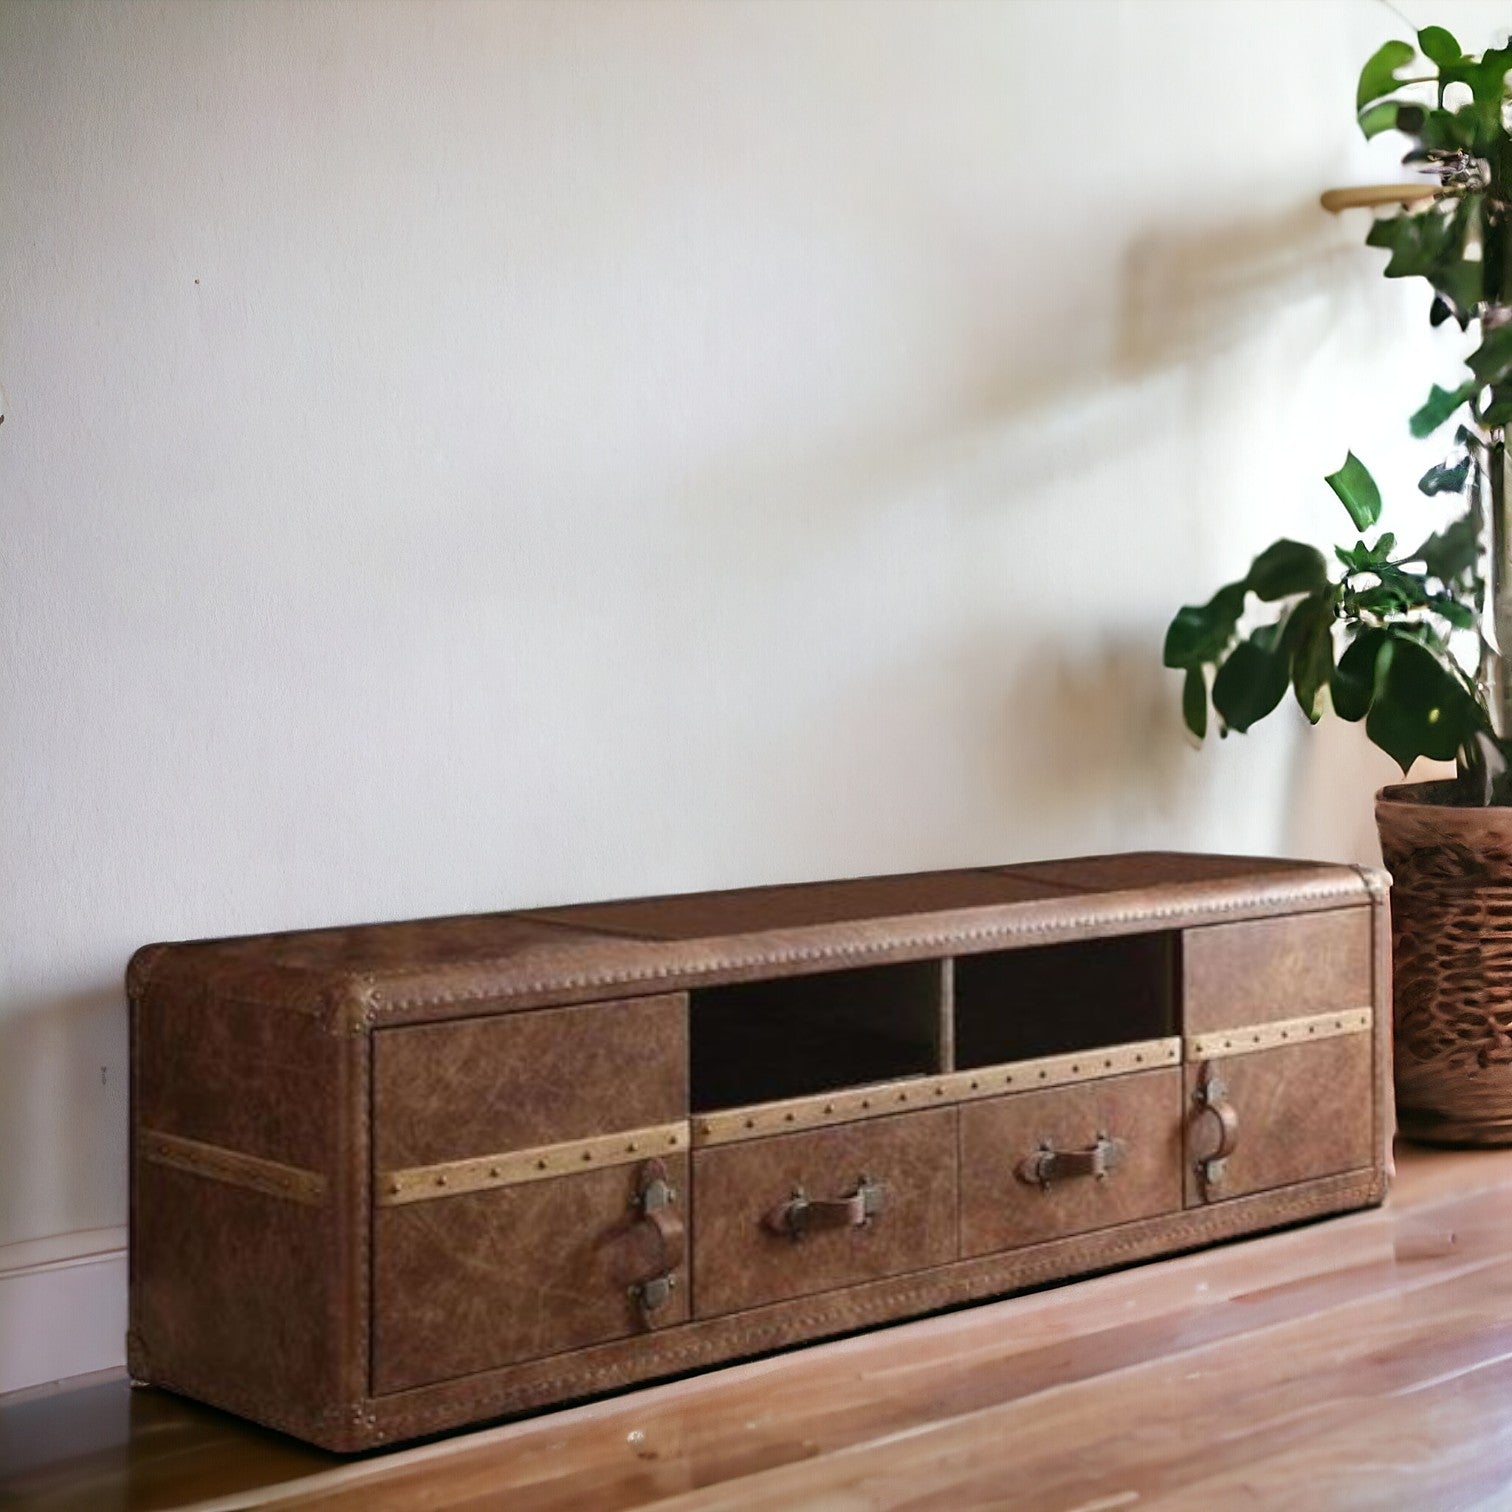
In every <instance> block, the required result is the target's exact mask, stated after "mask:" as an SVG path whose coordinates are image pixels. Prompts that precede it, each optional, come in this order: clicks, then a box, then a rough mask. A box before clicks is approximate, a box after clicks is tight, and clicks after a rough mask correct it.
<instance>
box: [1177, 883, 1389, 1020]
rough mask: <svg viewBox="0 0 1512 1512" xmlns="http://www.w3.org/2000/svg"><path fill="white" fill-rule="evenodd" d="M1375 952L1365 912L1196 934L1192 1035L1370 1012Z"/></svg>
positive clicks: (1192, 937)
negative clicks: (1333, 1012) (1339, 1011)
mask: <svg viewBox="0 0 1512 1512" xmlns="http://www.w3.org/2000/svg"><path fill="white" fill-rule="evenodd" d="M1370 952H1371V937H1370V915H1369V914H1366V913H1362V912H1361V911H1360V910H1359V909H1357V908H1341V909H1335V910H1333V911H1331V912H1328V913H1319V914H1310V915H1308V916H1307V917H1306V918H1285V919H1260V920H1255V921H1252V922H1249V923H1244V924H1217V925H1214V926H1212V927H1211V928H1208V929H1194V930H1189V931H1188V932H1187V936H1186V947H1185V962H1184V970H1183V976H1184V978H1185V983H1186V1028H1187V1032H1188V1033H1201V1032H1202V1031H1204V1030H1208V1029H1228V1028H1231V1027H1233V1026H1234V1025H1236V1024H1261V1023H1266V1022H1269V1021H1272V1020H1275V1019H1287V1018H1302V1017H1304V1016H1305V1015H1308V1014H1314V1013H1327V1012H1328V1011H1329V1010H1330V1009H1336V1008H1361V1007H1364V1006H1365V1005H1366V1004H1367V1003H1369V1002H1370V994H1371V986H1372V983H1371V955H1370Z"/></svg>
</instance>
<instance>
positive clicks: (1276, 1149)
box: [1186, 1034, 1376, 1206]
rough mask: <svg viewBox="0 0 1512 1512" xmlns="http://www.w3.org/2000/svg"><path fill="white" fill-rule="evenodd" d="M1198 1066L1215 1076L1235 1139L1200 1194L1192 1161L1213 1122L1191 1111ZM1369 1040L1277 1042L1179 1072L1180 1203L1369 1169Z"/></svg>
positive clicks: (1206, 1144) (1204, 1150)
mask: <svg viewBox="0 0 1512 1512" xmlns="http://www.w3.org/2000/svg"><path fill="white" fill-rule="evenodd" d="M1205 1069H1210V1070H1211V1072H1212V1073H1213V1074H1216V1075H1217V1076H1219V1077H1220V1078H1221V1079H1222V1081H1223V1083H1224V1086H1225V1087H1226V1088H1227V1098H1228V1102H1229V1104H1230V1105H1231V1106H1232V1107H1233V1109H1234V1111H1235V1113H1236V1114H1237V1115H1238V1120H1239V1127H1238V1142H1237V1144H1236V1146H1235V1149H1234V1153H1233V1154H1232V1155H1230V1156H1229V1157H1228V1159H1227V1162H1226V1169H1225V1173H1224V1179H1223V1181H1222V1183H1221V1184H1220V1185H1219V1186H1217V1187H1215V1188H1212V1189H1211V1190H1205V1189H1204V1187H1203V1185H1202V1183H1200V1182H1199V1181H1198V1179H1197V1172H1196V1163H1197V1162H1198V1161H1199V1160H1201V1159H1202V1158H1203V1157H1204V1156H1206V1155H1207V1154H1208V1153H1209V1151H1210V1148H1211V1144H1212V1140H1213V1120H1212V1118H1211V1117H1204V1116H1201V1115H1199V1113H1198V1111H1197V1103H1196V1092H1197V1085H1198V1082H1199V1080H1200V1079H1201V1077H1202V1075H1203V1073H1204V1071H1205ZM1375 1074H1376V1073H1375V1068H1374V1067H1373V1066H1372V1056H1371V1040H1370V1036H1369V1035H1365V1034H1349V1035H1344V1036H1342V1037H1341V1038H1338V1039H1326V1040H1319V1041H1318V1042H1317V1043H1315V1044H1310V1045H1309V1044H1304V1045H1278V1046H1276V1047H1275V1048H1274V1049H1271V1050H1256V1051H1254V1052H1252V1053H1250V1054H1248V1055H1230V1056H1224V1057H1222V1058H1213V1059H1211V1060H1209V1061H1206V1062H1203V1063H1201V1064H1198V1065H1189V1066H1187V1067H1186V1085H1187V1098H1188V1107H1189V1109H1190V1110H1191V1111H1190V1113H1189V1115H1188V1124H1187V1127H1188V1130H1189V1140H1190V1143H1191V1159H1190V1160H1189V1161H1188V1162H1187V1171H1186V1186H1187V1201H1188V1202H1189V1203H1190V1204H1192V1205H1194V1206H1195V1205H1196V1204H1198V1203H1201V1202H1204V1201H1223V1200H1226V1199H1227V1198H1230V1197H1244V1196H1248V1195H1250V1194H1251V1193H1254V1192H1264V1191H1269V1190H1271V1189H1272V1188H1275V1187H1284V1186H1287V1185H1289V1184H1291V1183H1293V1182H1297V1181H1307V1180H1309V1179H1311V1178H1315V1177H1318V1176H1331V1175H1333V1173H1334V1172H1336V1171H1352V1170H1357V1169H1359V1168H1360V1167H1361V1166H1365V1165H1368V1164H1370V1161H1371V1159H1372V1157H1373V1156H1374V1154H1375V1151H1374V1150H1373V1148H1372V1145H1373V1138H1374V1135H1373V1129H1372V1121H1371V1096H1372V1081H1373V1080H1374V1076H1375Z"/></svg>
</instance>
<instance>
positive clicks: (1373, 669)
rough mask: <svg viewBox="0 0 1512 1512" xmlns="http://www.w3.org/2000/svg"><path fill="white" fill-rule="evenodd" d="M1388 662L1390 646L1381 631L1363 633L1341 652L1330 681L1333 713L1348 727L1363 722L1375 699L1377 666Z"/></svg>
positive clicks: (1378, 667) (1373, 630)
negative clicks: (1384, 661)
mask: <svg viewBox="0 0 1512 1512" xmlns="http://www.w3.org/2000/svg"><path fill="white" fill-rule="evenodd" d="M1382 653H1384V659H1387V660H1389V659H1390V656H1391V642H1390V641H1389V640H1388V639H1387V636H1386V632H1385V631H1384V630H1376V629H1370V630H1362V631H1361V632H1360V633H1359V634H1358V635H1357V636H1355V638H1354V639H1353V640H1352V641H1351V642H1350V643H1349V645H1348V646H1346V647H1345V649H1344V654H1343V655H1342V656H1341V657H1340V658H1339V664H1338V665H1337V666H1336V667H1335V668H1334V671H1333V676H1332V678H1331V679H1330V680H1329V691H1330V692H1331V693H1332V694H1333V706H1334V713H1335V714H1337V715H1338V716H1339V718H1340V719H1347V720H1348V721H1349V722H1350V723H1351V724H1355V723H1357V722H1358V721H1359V720H1362V719H1364V717H1365V716H1366V714H1367V713H1368V712H1369V711H1370V702H1371V700H1372V699H1373V698H1374V697H1375V689H1376V681H1377V677H1378V674H1379V671H1380V670H1381V669H1380V662H1381V661H1382V660H1383V655H1382Z"/></svg>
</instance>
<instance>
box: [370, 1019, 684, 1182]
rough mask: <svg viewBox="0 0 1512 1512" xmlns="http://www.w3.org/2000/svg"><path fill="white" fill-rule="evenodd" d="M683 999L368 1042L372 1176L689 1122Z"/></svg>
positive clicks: (391, 1032) (442, 1027)
mask: <svg viewBox="0 0 1512 1512" xmlns="http://www.w3.org/2000/svg"><path fill="white" fill-rule="evenodd" d="M687 1105H688V1027H687V999H686V997H684V996H681V995H676V994H674V995H669V996H664V997H647V998H631V999H628V1000H626V1001H623V1002H618V1003H588V1004H585V1005H584V1006H582V1007H578V1008H541V1009H537V1010H535V1011H534V1012H529V1013H503V1014H495V1015H493V1016H491V1017H488V1018H474V1019H460V1020H457V1021H455V1022H451V1023H445V1024H420V1025H413V1026H408V1027H405V1028H399V1029H385V1030H382V1031H381V1032H380V1033H378V1034H375V1035H374V1036H373V1159H374V1163H375V1164H376V1166H377V1167H378V1169H379V1170H380V1171H387V1170H396V1169H402V1168H405V1167H412V1166H424V1165H430V1164H433V1163H436V1162H438V1161H449V1160H467V1159H471V1158H475V1157H478V1156H484V1155H492V1154H495V1153H498V1152H503V1151H507V1150H520V1149H527V1148H531V1147H533V1146H536V1145H547V1144H556V1143H559V1142H561V1141H563V1140H571V1139H587V1138H590V1137H592V1136H594V1135H600V1134H610V1133H614V1132H616V1131H617V1130H621V1129H638V1128H645V1127H649V1126H651V1125H657V1124H664V1123H670V1122H672V1121H674V1120H677V1119H683V1118H686V1116H687Z"/></svg>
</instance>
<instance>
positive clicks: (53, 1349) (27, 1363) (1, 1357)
mask: <svg viewBox="0 0 1512 1512" xmlns="http://www.w3.org/2000/svg"><path fill="white" fill-rule="evenodd" d="M125 1360H126V1230H125V1229H124V1228H111V1229H88V1230H86V1231H84V1232H82V1233H77V1234H56V1235H51V1236H49V1237H48V1238H45V1239H28V1240H25V1241H23V1242H22V1243H20V1244H7V1245H0V1396H3V1395H5V1394H6V1393H7V1392H11V1391H24V1390H25V1389H26V1388H28V1387H31V1386H39V1385H42V1384H43V1383H45V1382H49V1381H61V1380H64V1379H65V1378H67V1377H69V1376H78V1375H87V1374H89V1373H90V1372H92V1371H97V1370H109V1369H112V1368H116V1367H119V1366H121V1365H122V1364H124V1363H125Z"/></svg>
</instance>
